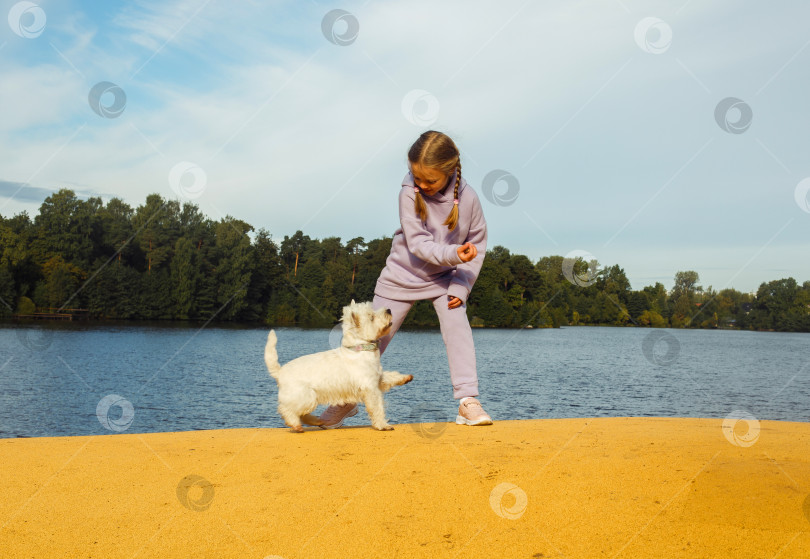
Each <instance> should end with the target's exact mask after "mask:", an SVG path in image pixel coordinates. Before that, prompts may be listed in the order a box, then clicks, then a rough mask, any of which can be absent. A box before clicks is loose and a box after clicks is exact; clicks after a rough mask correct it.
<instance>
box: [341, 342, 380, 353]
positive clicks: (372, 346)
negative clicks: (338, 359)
mask: <svg viewBox="0 0 810 559" xmlns="http://www.w3.org/2000/svg"><path fill="white" fill-rule="evenodd" d="M343 347H345V348H346V349H350V350H352V351H377V350H378V349H379V347H380V341H379V340H375V341H373V342H371V343H368V344H357V345H345V346H343Z"/></svg>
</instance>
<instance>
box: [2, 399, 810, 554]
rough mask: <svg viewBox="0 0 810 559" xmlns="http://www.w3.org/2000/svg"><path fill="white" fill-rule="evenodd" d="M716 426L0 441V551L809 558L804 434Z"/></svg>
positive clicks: (804, 426)
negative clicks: (0, 496)
mask: <svg viewBox="0 0 810 559" xmlns="http://www.w3.org/2000/svg"><path fill="white" fill-rule="evenodd" d="M361 413H362V412H361ZM722 424H723V420H722V419H663V418H605V419H555V420H532V421H498V422H496V423H495V425H493V426H491V427H477V428H474V427H462V426H457V425H454V424H435V425H419V424H414V425H397V426H396V429H395V430H394V431H391V432H377V431H374V430H372V429H371V428H370V427H352V428H344V429H340V430H334V431H323V430H318V429H313V430H308V431H307V432H306V433H303V434H293V433H291V432H290V431H288V430H287V429H238V430H219V431H194V432H183V433H155V434H119V435H107V436H97V437H58V438H34V439H3V440H0V456H2V460H1V461H0V488H2V491H1V492H0V493H1V494H2V498H1V499H0V556H2V557H3V558H12V557H14V558H16V557H38V558H39V557H103V558H118V557H121V558H133V557H241V558H245V557H249V558H256V559H263V558H267V557H272V558H276V557H283V558H285V559H293V558H303V557H447V558H451V557H470V556H476V557H534V558H537V557H667V558H671V557H729V558H731V557H734V558H738V557H763V558H771V557H779V558H789V557H796V558H806V557H810V498H808V495H810V424H808V423H787V422H774V421H763V422H761V423H760V424H759V431H758V432H755V431H753V430H750V431H749V427H748V425H747V424H746V423H745V422H739V423H738V424H737V426H736V427H734V430H733V431H732V430H730V429H728V428H727V429H725V431H724V429H723V426H722ZM731 441H735V443H736V444H735V443H733V442H731Z"/></svg>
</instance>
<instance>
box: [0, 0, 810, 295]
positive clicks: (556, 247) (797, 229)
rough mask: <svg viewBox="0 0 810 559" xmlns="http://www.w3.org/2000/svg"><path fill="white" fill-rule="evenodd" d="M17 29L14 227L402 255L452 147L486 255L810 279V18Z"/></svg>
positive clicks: (771, 8) (221, 11)
mask: <svg viewBox="0 0 810 559" xmlns="http://www.w3.org/2000/svg"><path fill="white" fill-rule="evenodd" d="M336 9H341V10H343V12H333V10H336ZM0 13H2V14H8V16H9V17H8V18H3V19H4V20H5V19H8V23H7V24H5V23H4V24H2V25H0V72H1V73H2V74H1V75H2V87H0V111H2V113H1V116H0V214H2V215H4V216H10V215H13V214H15V213H17V212H19V211H23V210H26V211H28V212H29V214H31V215H35V214H36V212H37V208H38V207H39V205H40V203H41V202H42V200H43V199H44V198H45V197H46V196H47V195H48V194H49V193H50V192H53V191H55V190H57V189H59V188H61V187H69V188H73V189H74V190H76V192H77V193H78V194H80V195H83V196H89V195H99V196H101V197H102V198H104V199H105V200H108V199H109V198H110V197H112V196H117V197H120V198H123V199H124V200H126V201H127V202H129V203H130V204H132V205H133V206H137V205H139V204H141V203H142V202H143V201H144V199H145V197H146V195H147V194H149V193H151V192H158V193H160V194H161V195H163V196H165V197H167V198H178V199H181V200H191V201H193V202H194V203H196V204H198V205H199V206H200V208H201V210H202V211H203V212H204V213H206V214H207V215H208V216H209V217H211V218H213V219H219V218H220V217H223V216H225V215H228V214H230V215H233V216H235V217H238V218H241V219H244V220H245V221H247V222H248V223H250V224H252V225H253V226H254V227H256V228H259V227H264V228H266V229H268V230H269V231H270V232H271V233H272V234H273V236H274V238H275V239H277V240H281V239H282V238H283V236H284V235H289V234H292V233H293V232H295V231H296V230H297V229H302V230H303V231H304V232H305V233H306V234H308V235H310V236H312V237H319V238H323V237H326V236H339V237H341V238H343V239H344V240H348V239H351V238H353V237H357V236H362V237H365V238H366V239H371V238H375V237H380V236H382V235H391V234H392V233H393V231H394V230H395V229H396V227H397V225H398V224H397V207H396V201H397V192H398V189H399V184H400V181H401V178H402V176H403V175H404V174H405V172H406V158H405V154H406V151H407V149H408V147H409V146H410V144H411V143H412V142H413V141H414V140H415V139H416V138H417V137H418V135H419V134H420V133H421V132H422V131H424V130H426V129H436V130H442V131H444V132H446V133H448V134H449V135H450V136H451V137H453V138H454V139H455V141H456V143H457V144H458V146H459V147H460V149H461V151H462V165H463V173H464V175H465V177H466V179H467V180H468V181H469V182H470V184H471V185H472V186H473V187H474V188H475V189H476V190H477V191H478V193H479V195H480V197H481V199H482V204H483V205H484V212H485V215H486V218H487V221H488V225H489V243H490V246H494V245H496V244H500V245H503V246H506V247H507V248H509V249H510V250H512V251H513V252H516V253H522V254H526V255H528V256H529V257H530V258H532V259H533V260H535V259H537V258H539V257H541V256H544V255H550V254H559V255H563V256H565V255H566V254H568V253H571V252H572V251H575V250H579V251H586V252H588V253H590V254H592V255H593V256H594V257H595V258H597V259H598V260H599V262H600V263H602V264H604V265H612V264H619V265H621V266H622V267H623V268H624V269H625V271H626V272H627V275H628V277H629V279H630V281H631V283H632V286H633V288H636V289H640V288H642V287H643V286H644V285H649V284H652V283H655V282H656V281H660V282H662V283H664V285H665V286H666V287H668V288H669V287H671V286H672V279H673V276H674V274H675V272H676V271H678V270H687V269H692V270H696V271H697V272H698V273H699V274H700V277H701V283H702V284H703V285H704V286H709V285H711V286H713V287H714V288H715V289H721V288H723V287H735V288H737V289H739V290H742V291H751V290H756V288H757V286H758V285H759V283H760V282H762V281H769V280H774V279H780V278H783V277H788V276H792V277H794V278H796V279H797V280H799V281H800V282H801V281H805V280H810V258H808V243H807V240H808V238H810V202H808V197H807V190H808V187H807V185H808V184H810V183H806V182H803V181H804V180H805V179H807V178H808V177H810V134H808V127H809V126H810V107H808V105H807V103H806V95H807V91H808V89H810V87H809V86H810V73H809V72H808V67H810V66H809V63H810V37H808V36H807V33H806V21H808V17H810V4H807V3H806V2H800V1H793V2H779V3H771V4H768V3H764V2H753V1H714V2H699V1H697V0H692V1H688V0H684V1H677V2H655V1H646V0H645V1H631V0H604V1H598V2H597V1H588V2H585V1H578V2H577V1H563V0H559V1H547V2H536V1H531V0H528V1H527V0H519V1H500V2H470V1H465V2H454V1H446V2H428V1H425V2H422V1H407V2H405V1H396V0H392V1H386V2H375V1H368V2H343V3H330V2H320V1H315V0H311V1H303V0H301V1H287V2H271V1H268V2H259V1H254V2H225V1H222V0H209V1H206V0H183V1H173V0H165V1H136V2H112V1H109V2H103V3H97V2H78V1H70V0H62V1H50V2H49V1H39V2H36V3H34V2H25V3H21V2H17V1H7V0H3V1H2V2H0ZM43 16H44V17H43ZM651 18H654V19H651ZM324 22H326V23H324ZM43 24H44V26H43ZM324 29H327V30H328V31H331V32H326V33H325V31H324ZM355 32H356V33H355ZM101 82H109V84H110V85H109V86H107V87H106V88H105V87H102V88H101V90H102V91H103V90H106V91H107V92H106V93H104V94H102V95H101V96H100V98H99V101H98V102H97V104H96V107H95V109H96V110H95V111H94V109H93V108H92V107H91V106H90V102H89V101H88V97H89V94H90V91H91V89H93V88H94V86H96V84H99V83H101ZM124 96H125V100H124ZM727 98H735V99H737V100H738V101H735V102H729V103H726V106H728V107H730V108H729V109H728V110H725V111H720V112H721V113H722V114H720V115H719V116H717V115H716V112H717V107H718V105H719V104H721V102H722V101H723V100H725V99H727ZM116 100H117V101H118V102H119V106H121V107H123V110H121V111H118V110H117V108H116V107H115V106H114V101H116ZM105 108H106V109H105ZM722 108H723V105H721V109H722ZM105 111H106V112H105ZM741 111H742V112H741ZM749 111H750V112H749ZM748 114H750V115H751V117H750V122H749V121H748V117H747V116H746V115H748ZM741 119H742V120H741ZM723 127H725V128H728V129H729V130H731V131H726V130H724V128H723ZM735 127H736V128H739V130H735ZM734 132H740V133H734ZM494 171H503V172H505V173H508V174H510V175H511V176H512V177H514V178H513V179H511V180H512V184H513V189H514V185H515V184H516V185H518V186H519V190H517V191H515V190H513V191H512V192H511V193H510V192H507V183H506V182H503V181H501V182H497V183H494V184H493V183H490V186H491V188H490V189H489V190H490V192H492V193H493V194H491V195H490V196H489V197H487V196H486V195H485V190H486V188H485V186H486V184H485V180H486V177H488V176H489V177H491V176H493V175H492V174H491V173H493V172H494ZM496 174H497V173H496ZM501 174H503V173H501ZM515 192H516V196H513V195H514V194H515ZM499 199H500V201H499Z"/></svg>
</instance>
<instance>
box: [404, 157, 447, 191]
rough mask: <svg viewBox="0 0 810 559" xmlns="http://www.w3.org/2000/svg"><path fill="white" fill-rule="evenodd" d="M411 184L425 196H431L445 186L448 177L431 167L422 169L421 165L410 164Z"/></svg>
mask: <svg viewBox="0 0 810 559" xmlns="http://www.w3.org/2000/svg"><path fill="white" fill-rule="evenodd" d="M411 173H413V182H414V183H416V186H418V187H419V188H421V189H422V192H424V193H425V194H426V195H427V196H433V195H434V194H436V193H437V192H438V191H440V190H441V189H442V188H444V187H445V186H446V185H447V180H448V179H449V178H450V177H449V175H447V174H445V173H442V172H441V171H439V170H438V169H434V168H432V167H424V166H422V164H421V163H411Z"/></svg>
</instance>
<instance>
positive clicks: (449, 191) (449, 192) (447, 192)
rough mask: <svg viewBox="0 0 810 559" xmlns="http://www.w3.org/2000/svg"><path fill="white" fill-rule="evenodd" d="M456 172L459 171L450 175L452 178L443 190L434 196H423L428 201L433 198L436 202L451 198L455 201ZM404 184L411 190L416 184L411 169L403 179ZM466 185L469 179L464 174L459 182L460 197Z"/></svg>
mask: <svg viewBox="0 0 810 559" xmlns="http://www.w3.org/2000/svg"><path fill="white" fill-rule="evenodd" d="M456 173H458V171H453V174H452V175H450V180H449V181H447V186H445V187H444V188H443V189H442V190H440V191H439V192H437V193H436V194H434V195H433V196H427V195H424V196H423V198H424V199H425V200H426V201H428V200H433V201H436V202H446V201H448V200H450V201H451V202H452V201H453V190H454V185H455V184H456ZM402 186H403V187H405V186H407V187H409V188H410V189H411V190H413V188H414V187H415V186H416V183H415V182H414V180H413V173H411V172H410V171H408V172H407V173H405V177H404V178H403V179H402ZM466 186H467V181H465V180H464V176H462V177H461V181H460V182H459V183H458V195H459V198H460V197H461V193H462V191H463V190H464V188H466Z"/></svg>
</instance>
